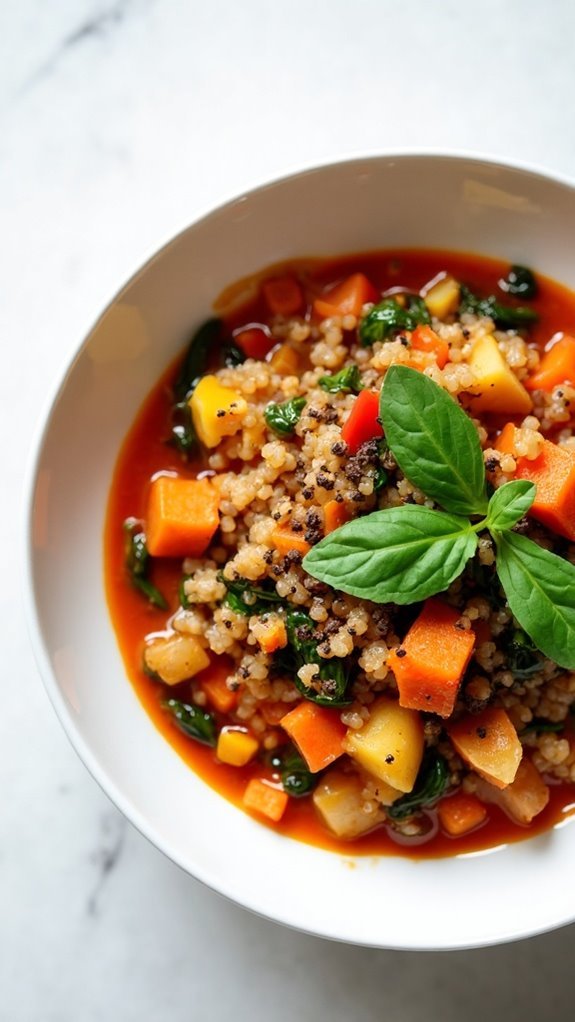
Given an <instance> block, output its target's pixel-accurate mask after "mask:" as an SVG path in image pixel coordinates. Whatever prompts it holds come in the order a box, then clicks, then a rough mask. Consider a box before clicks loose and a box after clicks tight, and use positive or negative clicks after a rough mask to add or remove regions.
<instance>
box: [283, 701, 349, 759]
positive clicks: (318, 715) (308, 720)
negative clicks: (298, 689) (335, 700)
mask: <svg viewBox="0 0 575 1022" xmlns="http://www.w3.org/2000/svg"><path fill="white" fill-rule="evenodd" d="M281 726H282V727H283V729H284V731H286V732H287V733H288V735H289V736H290V738H291V739H292V741H293V742H295V744H296V745H297V747H298V749H299V751H300V752H301V754H302V756H303V758H304V759H305V761H306V763H307V765H308V767H309V769H310V770H311V772H312V773H313V774H315V773H317V771H318V770H323V768H324V767H326V766H329V764H330V763H333V761H334V760H335V759H337V758H338V756H341V755H343V751H344V750H343V746H342V742H343V739H344V738H345V735H346V730H347V729H346V727H345V725H344V724H342V722H341V720H340V716H339V713H338V711H337V710H331V709H330V708H329V707H327V706H318V705H317V704H316V703H312V702H307V701H304V702H302V703H300V704H299V706H296V708H295V710H290V712H289V713H286V715H285V717H282V719H281Z"/></svg>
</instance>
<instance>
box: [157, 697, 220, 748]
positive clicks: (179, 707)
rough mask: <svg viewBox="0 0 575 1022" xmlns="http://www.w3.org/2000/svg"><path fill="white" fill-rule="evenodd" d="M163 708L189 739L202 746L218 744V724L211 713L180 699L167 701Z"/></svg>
mask: <svg viewBox="0 0 575 1022" xmlns="http://www.w3.org/2000/svg"><path fill="white" fill-rule="evenodd" d="M162 706H163V708H164V709H165V710H167V711H168V713H170V714H171V716H172V717H173V720H174V723H175V724H176V725H177V727H179V729H180V731H183V732H184V734H185V735H188V737H189V738H195V740H196V742H201V743H202V745H212V746H214V745H215V744H216V722H215V720H214V718H213V717H212V715H211V713H206V712H205V711H204V710H200V709H199V708H198V707H197V706H194V705H193V704H192V703H182V702H180V701H179V700H178V699H167V700H166V701H165V702H163V703H162Z"/></svg>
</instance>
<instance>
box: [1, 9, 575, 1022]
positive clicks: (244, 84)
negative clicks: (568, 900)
mask: <svg viewBox="0 0 575 1022" xmlns="http://www.w3.org/2000/svg"><path fill="white" fill-rule="evenodd" d="M574 30H575V8H574V7H573V4H572V0H555V2H554V4H553V7H552V9H551V8H550V7H549V5H547V6H545V5H541V4H540V3H539V2H537V0H507V2H506V3H505V4H502V3H500V2H499V0H482V3H478V2H471V0H435V2H434V3H428V2H425V0H410V2H407V3H402V4H399V3H396V2H393V0H356V2H355V3H353V4H352V3H349V2H347V0H331V2H329V3H328V2H325V0H316V2H315V3H308V2H305V0H291V3H289V4H282V5H279V4H272V3H268V2H266V0H244V2H243V3H241V4H233V3H231V2H226V0H211V2H210V3H209V4H207V3H202V4H200V3H198V2H197V0H187V2H186V0H51V2H50V3H46V0H19V2H18V3H17V4H16V3H14V4H4V5H3V10H2V14H1V15H0V55H1V58H2V59H1V60H0V122H1V130H0V182H1V191H0V222H1V223H2V231H1V237H2V242H3V244H2V246H1V248H0V281H1V284H0V291H1V293H2V300H1V302H0V323H1V336H2V350H3V366H4V371H3V373H2V375H1V377H0V415H1V434H0V435H1V437H2V484H3V493H4V499H3V500H2V502H1V507H0V535H1V536H2V537H3V539H4V544H3V552H2V567H3V578H4V585H3V586H2V587H1V588H0V601H1V612H0V620H1V621H2V646H3V648H4V650H5V652H7V657H6V660H5V661H4V670H3V699H2V714H1V716H0V778H1V791H2V797H1V810H0V1022H72V1020H73V1022H79V1020H80V1022H100V1020H104V1019H105V1020H107V1022H108V1020H116V1019H119V1020H120V1019H121V1020H122V1022H136V1020H137V1022H155V1020H157V1019H163V1018H169V1019H170V1020H171V1022H179V1020H182V1022H183V1020H184V1019H185V1020H189V1019H207V1018H210V1019H214V1020H216V1022H224V1020H228V1019H230V1020H231V1019H234V1022H243V1020H248V1019H250V1020H253V1019H264V1018H273V1019H274V1020H276V1022H287V1020H288V1019H292V1018H297V1019H301V1020H302V1022H307V1020H309V1022H311V1020H312V1019H313V1020H315V1019H318V1018H319V1019H321V1018H330V1019H332V1020H334V1022H336V1020H342V1022H343V1020H346V1022H347V1020H350V1019H353V1020H361V1022H364V1020H365V1022H368V1020H372V1019H373V1020H379V1019H381V1018H385V1019H386V1022H396V1020H397V1022H400V1020H401V1022H412V1020H420V1019H421V1020H423V1019H425V1020H429V1019H433V1018H436V1017H439V1016H441V1018H442V1020H443V1022H452V1020H453V1022H454V1020H456V1019H457V1020H458V1022H460V1020H461V1019H465V1020H469V1022H475V1020H479V1019H483V1017H484V1016H485V1015H486V1014H489V1016H490V1018H492V1019H493V1020H494V1022H497V1020H499V1019H505V1020H506V1022H516V1020H517V1022H519V1020H521V1022H524V1020H525V1019H542V1018H547V1017H551V1013H552V1011H553V1012H559V1013H560V1012H562V1011H564V1012H565V1013H566V1012H567V1010H571V1005H572V984H571V972H572V968H573V960H574V951H575V928H567V929H565V930H563V931H560V932H556V933H553V934H549V935H546V936H542V937H538V938H535V939H533V940H531V941H528V942H524V943H521V944H516V945H511V946H507V947H500V948H493V949H486V950H481V951H473V952H458V953H455V954H435V955H434V954H415V953H413V954H411V953H392V952H376V951H369V950H364V949H360V948H354V947H347V946H345V945H336V944H330V943H328V942H325V941H322V940H320V939H317V938H313V937H308V936H302V935H300V934H297V933H294V932H291V931H289V930H286V929H283V928H281V927H279V926H276V925H274V924H272V923H270V922H266V921H264V920H261V919H258V918H255V917H253V916H251V915H249V914H248V913H247V912H245V911H243V910H242V909H240V908H238V907H236V906H234V905H232V904H229V903H228V902H226V901H224V900H223V899H221V898H219V897H218V896H216V895H215V894H213V893H211V892H210V891H208V890H206V889H204V888H203V887H201V886H200V885H199V884H198V883H196V882H195V881H193V880H192V879H190V878H189V877H188V876H186V875H184V874H183V873H182V872H180V871H179V870H178V869H177V868H176V867H175V866H174V865H172V864H171V863H170V862H169V861H167V860H166V859H165V858H164V857H163V856H162V855H161V854H160V853H159V852H157V851H156V850H155V849H154V848H153V847H151V846H150V845H149V844H148V843H147V842H146V841H145V840H144V839H143V838H142V837H141V836H140V835H139V834H138V833H137V832H136V831H135V830H134V829H133V828H132V827H131V826H130V825H129V824H128V823H126V821H125V820H124V819H123V818H122V817H121V816H120V814H119V813H118V812H117V811H116V810H115V809H114V807H113V806H112V805H111V803H110V802H109V801H108V799H107V798H106V796H105V795H104V794H103V793H102V792H101V791H100V789H99V788H98V787H97V786H96V784H95V783H94V782H93V781H92V779H91V778H90V776H89V775H88V773H87V771H86V770H85V769H84V767H83V766H82V764H81V763H80V761H79V760H78V759H77V758H76V756H75V754H74V753H73V751H72V750H71V748H70V746H69V744H68V742H67V739H66V738H65V736H64V734H63V732H62V730H61V728H60V725H59V724H58V722H57V720H56V718H55V716H54V714H53V711H52V709H51V707H50V705H49V703H48V699H47V697H46V695H45V693H44V690H43V687H42V685H41V682H40V679H39V676H38V671H37V668H36V666H35V663H34V661H33V658H32V654H31V651H30V648H29V644H28V639H27V633H26V622H25V620H24V613H23V610H22V604H21V599H20V597H19V592H18V589H19V585H18V580H19V579H20V577H21V574H22V566H21V543H20V542H17V539H18V537H19V536H20V533H21V528H22V521H23V513H22V506H21V496H20V495H21V489H22V477H23V465H24V463H25V461H26V458H27V456H28V453H29V449H30V446H31V443H32V437H33V432H34V428H35V425H36V423H37V420H38V418H39V413H40V409H41V408H42V405H43V403H44V401H45V395H46V392H47V391H49V390H50V388H51V386H52V384H53V382H54V380H55V379H56V378H57V376H58V374H59V372H60V371H61V367H62V366H63V365H64V364H65V363H66V361H67V360H68V359H69V357H70V355H71V353H72V352H73V350H74V348H75V346H76V345H77V343H78V341H79V339H80V338H81V337H82V335H83V333H84V332H85V330H86V329H87V327H88V326H89V325H90V323H91V322H92V320H93V319H94V317H95V316H96V314H97V313H98V312H99V310H100V309H101V307H102V306H103V305H104V303H105V302H106V301H107V300H108V299H109V298H110V296H111V295H112V294H113V293H114V292H115V291H116V290H117V287H118V285H119V284H120V283H121V282H123V280H125V279H126V278H127V277H128V276H129V275H130V274H131V273H132V272H133V270H134V269H135V268H136V267H137V266H138V265H139V264H140V263H141V262H142V261H143V259H144V258H145V257H146V256H147V255H148V254H150V253H151V252H152V251H153V250H154V249H155V248H157V247H158V245H159V244H161V243H162V242H164V241H165V240H166V239H167V238H169V237H170V235H172V234H173V233H175V232H176V231H177V230H179V229H180V228H181V227H182V226H184V225H185V224H186V223H188V222H189V221H190V220H192V219H193V218H194V217H195V216H196V215H197V214H198V213H199V212H201V211H203V210H204V209H206V208H208V207H209V206H210V205H211V204H214V203H216V202H219V201H220V200H221V199H223V198H226V197H228V196H230V195H232V194H235V193H237V192H239V191H241V190H242V189H244V188H246V187H249V186H251V185H253V184H256V183H258V182H259V181H261V180H263V179H265V178H266V177H271V176H274V175H279V174H282V173H284V172H286V171H288V170H290V169H292V168H294V167H297V166H299V165H302V164H309V163H314V162H321V161H325V160H328V159H330V158H331V157H334V156H339V155H343V154H352V153H356V152H367V151H377V150H381V149H390V150H394V149H399V148H401V147H406V146H409V147H414V148H416V147H420V146H433V147H437V148H454V149H459V150H475V151H483V152H488V153H491V154H494V155H496V156H501V157H504V158H505V157H506V158H511V159H515V160H526V161H528V162H531V163H537V164H541V165H543V166H546V167H549V168H551V169H553V170H556V171H559V172H562V173H564V174H567V175H571V176H575V133H574V132H573V130H572V129H573V123H572V116H571V105H572V97H573V95H574V91H575V61H574V60H573V52H572V51H573V47H572V41H573V35H574ZM552 882H553V883H561V882H563V881H562V879H561V878H559V877H555V878H553V879H552ZM564 882H565V883H570V882H571V878H569V879H566V880H565V881H564ZM336 896H337V892H334V897H336ZM525 896H526V898H529V897H531V896H532V894H531V892H529V891H526V892H525Z"/></svg>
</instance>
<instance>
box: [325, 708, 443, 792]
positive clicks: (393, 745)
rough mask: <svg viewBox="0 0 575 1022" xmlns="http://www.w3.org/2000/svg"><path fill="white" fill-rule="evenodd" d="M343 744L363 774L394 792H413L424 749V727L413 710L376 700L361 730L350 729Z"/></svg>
mask: <svg viewBox="0 0 575 1022" xmlns="http://www.w3.org/2000/svg"><path fill="white" fill-rule="evenodd" d="M343 744H344V749H345V751H346V752H347V753H348V755H350V756H351V757H352V758H353V759H355V760H356V762H357V763H359V765H360V766H362V767H363V768H364V770H367V771H368V772H369V773H370V774H373V775H374V776H375V777H377V778H379V779H380V780H382V781H385V783H386V784H389V785H390V786H391V787H392V788H394V789H395V790H396V791H400V792H407V791H411V790H412V788H413V785H414V784H415V779H416V777H417V773H418V770H419V767H420V765H421V760H422V758H423V747H424V739H423V724H422V722H421V718H420V716H419V713H418V712H417V711H416V710H408V709H406V708H405V707H404V706H400V705H399V703H396V702H393V701H392V700H391V699H386V698H382V699H378V700H377V701H376V702H375V703H373V704H372V707H371V711H370V715H369V719H368V720H367V721H366V723H365V724H364V725H363V727H361V728H360V729H359V730H358V731H354V730H353V729H351V728H350V729H349V730H348V732H347V735H346V737H345V739H344V743H343Z"/></svg>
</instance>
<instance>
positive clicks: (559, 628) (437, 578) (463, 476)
mask: <svg viewBox="0 0 575 1022" xmlns="http://www.w3.org/2000/svg"><path fill="white" fill-rule="evenodd" d="M380 414H381V419H382V422H383V425H384V429H385V436H386V440H387V443H388V445H389V448H390V450H391V452H392V453H393V455H394V457H395V460H396V461H397V463H398V465H399V466H400V468H401V470H402V471H403V473H404V475H405V476H406V477H407V479H409V481H410V482H411V483H412V484H414V485H415V486H417V487H418V488H419V489H421V490H422V491H423V493H424V494H426V496H427V497H431V498H432V499H433V500H434V501H435V502H436V503H437V504H439V505H440V506H441V507H442V508H444V510H443V511H440V510H432V509H430V508H427V507H419V506H417V505H414V504H405V505H403V506H402V507H398V508H387V509H386V510H383V511H375V512H373V513H372V514H369V515H365V516H364V517H362V518H360V519H355V520H354V521H352V522H348V523H347V524H345V525H342V526H341V528H339V529H336V530H335V531H334V532H332V533H330V535H329V536H326V537H325V539H323V540H321V542H320V543H318V544H317V545H316V546H314V547H313V548H312V549H311V550H310V552H309V553H308V554H307V555H306V557H305V558H304V561H303V566H304V568H305V570H306V571H307V572H309V574H310V575H313V576H314V577H315V578H318V579H320V580H321V581H322V582H326V583H327V584H328V585H331V586H333V588H335V589H340V590H342V591H343V592H346V593H350V594H351V595H353V596H359V597H361V598H362V599H366V600H372V601H374V602H376V603H396V604H408V603H416V602H418V601H420V600H424V599H427V597H429V596H433V595H435V594H436V593H439V592H443V591H444V590H445V589H447V587H448V586H449V585H450V583H451V582H452V581H453V580H454V579H455V578H457V577H458V575H460V574H461V572H462V571H463V568H464V566H465V564H466V563H467V561H468V560H469V559H470V558H471V557H472V556H473V554H474V553H475V550H476V548H477V534H478V533H479V532H482V531H485V530H487V531H489V532H490V533H491V535H492V537H493V540H494V542H495V547H496V551H497V559H496V570H497V574H498V576H499V581H500V583H501V585H502V587H503V590H504V593H505V596H506V598H507V602H508V604H509V607H510V610H511V612H512V614H513V616H514V617H515V619H516V621H517V622H518V624H519V625H520V627H521V628H522V629H523V631H524V632H526V633H527V635H528V636H529V637H530V638H531V640H532V641H533V642H534V643H535V645H536V647H537V648H538V649H539V650H540V651H541V652H542V653H543V654H544V655H545V656H546V657H549V658H550V659H551V660H554V661H555V662H556V663H557V664H559V666H561V667H565V668H568V669H573V668H575V566H574V565H572V564H570V563H569V561H566V560H564V559H563V558H561V557H558V556H557V555H556V554H552V553H550V552H549V551H548V550H544V549H543V547H540V546H538V544H536V543H534V542H532V540H530V539H527V537H525V536H523V535H521V534H519V533H517V532H512V531H511V530H512V529H513V526H514V525H515V524H516V523H517V522H518V521H519V519H520V518H522V517H523V516H524V515H525V514H526V512H527V511H528V510H529V508H530V507H531V504H532V503H533V500H534V497H535V492H536V491H535V486H534V485H533V483H530V482H528V481H527V480H514V481H512V482H510V483H506V484H505V485H504V486H501V487H500V488H499V489H498V490H496V491H495V493H494V494H493V495H492V497H491V499H490V500H489V501H488V499H487V490H486V480H485V468H484V465H483V455H482V451H481V445H480V442H479V437H478V435H477V431H476V429H475V427H474V426H473V423H472V422H471V420H470V419H469V417H468V416H467V415H466V413H465V412H464V411H463V410H462V409H461V408H460V407H459V405H458V404H457V403H456V402H455V401H454V400H453V399H452V398H451V397H450V396H449V395H448V394H447V393H446V392H445V391H444V390H442V389H441V388H440V387H438V386H437V384H435V383H433V381H432V380H430V379H429V378H428V377H426V376H424V375H423V374H422V373H418V372H417V371H416V370H414V369H410V368H408V367H407V366H398V365H395V366H391V367H390V369H389V370H388V372H387V375H386V378H385V383H384V386H383V388H382V393H381V399H380Z"/></svg>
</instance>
